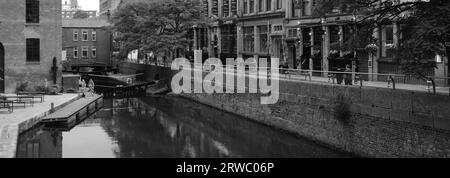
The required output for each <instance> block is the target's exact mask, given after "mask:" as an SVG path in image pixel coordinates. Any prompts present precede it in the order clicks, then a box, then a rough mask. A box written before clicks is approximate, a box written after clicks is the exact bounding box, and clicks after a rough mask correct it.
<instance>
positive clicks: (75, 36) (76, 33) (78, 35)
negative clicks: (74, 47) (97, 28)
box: [72, 29, 80, 41]
mask: <svg viewBox="0 0 450 178" xmlns="http://www.w3.org/2000/svg"><path fill="white" fill-rule="evenodd" d="M72 37H73V41H78V40H79V38H80V32H79V30H78V29H74V30H73V36H72Z"/></svg>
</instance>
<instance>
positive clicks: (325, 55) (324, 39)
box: [320, 17, 328, 77]
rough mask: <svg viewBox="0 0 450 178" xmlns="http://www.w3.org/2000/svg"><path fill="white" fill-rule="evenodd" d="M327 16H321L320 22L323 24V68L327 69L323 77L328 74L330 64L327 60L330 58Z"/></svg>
mask: <svg viewBox="0 0 450 178" xmlns="http://www.w3.org/2000/svg"><path fill="white" fill-rule="evenodd" d="M326 20H327V19H326V17H322V18H320V24H321V26H322V31H321V34H322V60H321V66H322V70H323V71H325V72H324V73H323V74H322V75H323V77H326V76H328V64H326V60H327V58H328V54H327V53H328V46H327V45H328V39H327V27H326V26H325V24H326Z"/></svg>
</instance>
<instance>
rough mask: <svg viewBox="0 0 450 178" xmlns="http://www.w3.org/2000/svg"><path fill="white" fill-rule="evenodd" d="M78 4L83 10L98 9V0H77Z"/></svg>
mask: <svg viewBox="0 0 450 178" xmlns="http://www.w3.org/2000/svg"><path fill="white" fill-rule="evenodd" d="M78 5H79V6H81V9H83V10H96V11H98V10H99V6H100V3H99V0H78Z"/></svg>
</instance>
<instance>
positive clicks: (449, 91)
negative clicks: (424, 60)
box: [280, 74, 450, 95]
mask: <svg viewBox="0 0 450 178" xmlns="http://www.w3.org/2000/svg"><path fill="white" fill-rule="evenodd" d="M280 76H281V77H280V78H282V79H286V80H292V81H309V82H319V83H333V82H332V81H329V79H328V78H325V77H312V78H311V80H309V77H307V78H306V79H305V76H301V75H283V74H280ZM356 85H357V86H360V83H359V82H358V83H357V84H356ZM363 87H375V88H392V84H391V85H390V86H389V87H388V82H380V81H363ZM395 88H396V89H397V90H408V91H416V92H429V91H428V89H427V88H428V87H427V86H425V85H412V84H403V83H396V84H395ZM431 92H433V91H431ZM436 93H437V94H440V95H450V88H449V87H436Z"/></svg>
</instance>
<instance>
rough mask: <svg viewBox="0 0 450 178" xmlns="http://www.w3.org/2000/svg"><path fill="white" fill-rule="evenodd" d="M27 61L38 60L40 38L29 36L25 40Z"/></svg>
mask: <svg viewBox="0 0 450 178" xmlns="http://www.w3.org/2000/svg"><path fill="white" fill-rule="evenodd" d="M26 43H27V44H26V47H27V49H26V52H27V62H39V61H40V40H39V39H37V38H29V39H27V40H26Z"/></svg>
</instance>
